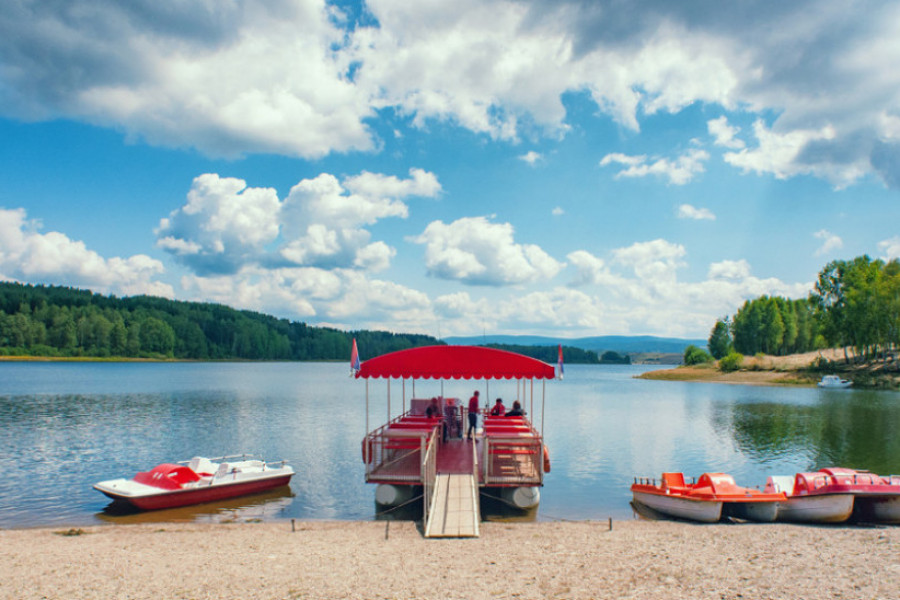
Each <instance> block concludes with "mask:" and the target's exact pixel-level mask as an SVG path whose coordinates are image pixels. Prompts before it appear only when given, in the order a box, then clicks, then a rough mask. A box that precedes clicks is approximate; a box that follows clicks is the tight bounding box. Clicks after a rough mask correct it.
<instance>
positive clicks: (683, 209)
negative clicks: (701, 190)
mask: <svg viewBox="0 0 900 600" xmlns="http://www.w3.org/2000/svg"><path fill="white" fill-rule="evenodd" d="M678 218H679V219H694V220H697V221H703V220H708V221H715V220H716V215H714V214H713V213H712V211H711V210H709V209H708V208H695V207H694V206H691V205H690V204H682V205H681V206H679V207H678Z"/></svg>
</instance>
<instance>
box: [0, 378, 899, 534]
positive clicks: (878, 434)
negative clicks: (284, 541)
mask: <svg viewBox="0 0 900 600" xmlns="http://www.w3.org/2000/svg"><path fill="white" fill-rule="evenodd" d="M641 369H642V367H634V366H621V367H596V366H590V367H589V366H581V365H571V366H568V367H567V368H566V379H565V380H564V381H562V382H550V383H549V384H548V385H547V388H546V390H547V391H546V396H547V406H546V411H545V414H544V415H541V414H540V413H539V412H538V411H539V410H540V408H539V399H540V396H541V386H540V385H536V386H535V388H536V389H535V394H536V396H537V398H538V403H536V405H535V407H534V408H533V409H531V408H530V404H526V406H529V408H530V410H532V412H533V415H532V416H533V418H534V419H535V421H536V422H537V423H538V424H541V422H542V417H543V427H544V434H545V438H546V441H547V444H548V445H549V448H550V458H551V464H552V467H553V468H552V471H551V472H550V473H549V474H548V475H547V477H546V480H545V487H544V488H543V489H542V490H541V496H542V500H541V506H540V508H539V509H538V511H537V514H536V517H534V516H533V515H532V517H533V518H537V519H556V518H560V519H606V518H607V517H614V518H630V517H631V509H630V507H629V502H630V500H631V493H630V491H629V485H630V483H631V481H632V478H633V477H634V476H636V475H639V476H659V474H660V473H661V472H663V471H670V470H674V471H684V472H685V473H687V474H688V475H699V474H700V473H702V472H705V471H724V472H728V473H731V474H732V475H733V476H734V477H735V479H736V480H737V481H738V483H740V484H742V485H760V484H762V483H764V482H765V478H766V477H767V476H768V475H772V474H792V473H794V472H796V471H805V470H809V469H813V468H818V467H822V466H828V465H841V466H849V467H855V468H867V469H870V470H872V471H876V472H880V473H883V474H890V473H895V474H896V473H900V436H897V435H896V433H895V432H896V431H897V429H898V427H900V394H898V393H894V392H867V391H860V390H846V391H845V390H842V391H827V390H818V389H814V388H764V387H751V386H729V385H717V384H698V383H675V382H658V381H645V380H636V379H634V378H633V377H634V375H635V374H637V373H639V372H641ZM479 385H481V386H483V385H484V383H483V382H480V383H474V382H471V381H458V382H457V381H454V382H445V384H444V387H443V388H442V387H441V385H440V383H435V382H430V381H429V382H419V383H418V384H417V392H416V393H417V394H418V395H419V396H422V397H427V396H430V395H436V394H438V393H444V394H445V395H447V396H457V397H463V398H465V397H468V396H469V395H470V394H471V391H472V389H473V387H477V386H479ZM386 386H387V384H386V383H385V382H384V381H383V380H378V381H376V382H370V388H371V392H370V399H371V410H370V423H369V425H370V426H375V425H376V424H380V423H381V422H383V421H384V420H385V419H386V418H387V415H388V412H389V411H388V407H387V404H386V396H387V395H386V394H385V393H384V388H385V387H386ZM365 389H366V388H365V383H363V382H360V381H356V380H352V379H349V378H348V377H347V368H346V365H344V364H338V363H327V364H322V363H304V364H296V363H264V364H252V363H215V364H207V363H199V364H192V363H177V364H117V363H110V364H84V365H80V364H70V363H59V364H54V363H49V364H48V363H34V364H33V363H0V431H3V434H4V435H2V436H0V468H2V470H3V473H4V477H3V478H2V479H0V527H22V526H33V525H48V526H49V525H54V524H62V525H67V526H80V525H90V524H92V523H97V522H106V521H107V520H108V519H120V518H122V517H121V516H119V517H112V516H110V515H109V514H108V513H107V512H104V508H105V507H106V505H107V504H108V500H107V499H106V498H105V497H104V496H102V495H101V494H100V493H98V492H96V491H94V490H93V489H92V488H91V486H92V485H93V484H94V483H96V482H97V481H101V480H105V479H113V478H116V477H131V476H133V475H134V474H135V473H137V472H138V471H146V470H148V469H150V468H152V467H153V466H155V465H156V464H158V463H160V462H171V461H178V460H187V459H189V458H190V457H191V456H194V455H206V456H221V455H225V454H238V453H244V452H246V453H252V454H256V455H259V456H262V457H264V458H265V459H267V460H280V459H286V460H287V461H288V462H290V464H291V465H292V466H293V467H294V469H295V471H296V475H295V476H294V478H293V480H292V482H291V488H290V490H291V492H290V494H286V495H284V496H281V497H273V498H265V499H258V498H257V499H253V500H252V501H251V500H249V499H235V500H234V501H233V502H235V503H234V504H230V503H227V504H220V505H217V506H216V507H207V508H205V509H200V508H199V507H193V508H186V509H178V512H174V513H173V512H170V511H164V512H163V513H145V514H144V515H133V516H126V517H125V518H128V519H131V518H134V519H151V520H155V519H159V520H162V521H167V520H178V519H187V520H209V519H226V520H227V519H229V518H234V519H248V518H249V519H255V518H260V519H263V520H269V519H280V518H286V519H291V518H297V519H373V518H376V509H375V508H374V506H373V505H374V487H373V486H367V485H366V484H365V483H364V470H363V464H362V461H361V460H360V439H361V438H362V436H363V434H364V433H365V430H366V414H365V408H364V407H365V397H366V392H365ZM481 389H484V388H483V387H482V388H481ZM392 390H393V391H392V400H393V403H392V405H391V408H390V414H394V415H395V414H397V412H398V411H399V410H401V403H402V400H401V397H402V390H403V388H402V386H401V385H400V384H399V382H394V384H393V388H392ZM489 392H490V393H489V394H487V393H485V396H486V397H487V396H489V397H491V398H495V397H498V396H499V397H502V398H504V400H507V401H508V400H510V399H514V398H516V397H517V394H519V393H520V391H519V389H518V386H516V385H515V383H513V382H506V381H503V382H496V381H492V382H491V383H490V390H489ZM406 394H407V396H410V395H412V389H411V386H409V384H407V388H406ZM257 500H259V502H257ZM420 504H421V503H413V504H412V505H411V508H410V511H412V512H410V514H409V515H407V517H408V518H412V519H414V520H415V519H420V518H421V506H420ZM490 504H491V502H490V499H483V516H484V517H485V518H494V517H493V516H492V511H493V509H491V508H490V506H489V505H490ZM485 506H487V509H485V508H484V507H485ZM495 508H498V510H497V511H496V512H497V513H498V514H499V515H500V516H499V517H497V518H508V517H509V515H506V516H504V515H503V514H502V511H501V510H499V508H502V507H495ZM181 511H184V512H181ZM192 511H193V512H192ZM228 511H232V512H228ZM223 515H224V516H223ZM229 515H230V516H229ZM391 518H397V516H396V515H394V516H393V517H391ZM113 522H119V521H116V520H114V521H113Z"/></svg>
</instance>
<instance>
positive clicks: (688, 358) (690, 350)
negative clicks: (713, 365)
mask: <svg viewBox="0 0 900 600" xmlns="http://www.w3.org/2000/svg"><path fill="white" fill-rule="evenodd" d="M712 361H713V357H712V354H710V353H709V352H707V351H706V350H703V349H701V348H698V347H697V346H694V345H693V344H691V345H690V346H688V347H687V348H685V349H684V364H686V365H700V364H704V363H709V362H712Z"/></svg>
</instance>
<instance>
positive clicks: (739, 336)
mask: <svg viewBox="0 0 900 600" xmlns="http://www.w3.org/2000/svg"><path fill="white" fill-rule="evenodd" d="M898 345H900V262H898V261H897V260H896V259H895V260H891V261H889V262H885V261H883V260H879V259H875V260H873V259H871V258H869V257H868V256H859V257H857V258H854V259H852V260H835V261H832V262H830V263H828V264H827V265H826V266H825V267H824V268H823V269H822V270H821V271H820V272H819V276H818V279H817V280H816V284H815V288H814V290H813V291H812V292H811V293H810V295H809V296H808V297H807V298H800V299H795V300H790V299H787V298H782V297H778V296H760V297H759V298H756V299H754V300H747V301H746V302H744V304H743V306H741V308H740V309H739V310H738V311H737V313H736V314H735V315H734V316H733V317H731V318H729V317H725V318H724V319H719V320H717V321H716V324H715V326H713V328H712V331H711V332H710V336H709V344H708V347H709V354H710V355H711V357H712V358H716V359H721V358H722V357H725V356H727V355H728V354H729V353H731V352H738V353H740V354H744V355H754V354H758V353H762V354H771V355H776V356H784V355H787V354H795V353H799V352H809V351H812V350H819V349H822V348H844V351H845V356H847V354H846V353H847V350H848V349H852V350H853V351H854V355H855V356H858V357H861V359H862V360H867V359H874V358H876V357H879V356H880V357H882V358H887V356H888V355H889V354H891V353H892V352H893V351H894V350H896V348H897V346H898ZM686 358H687V355H686ZM701 358H702V357H700V356H699V355H698V354H697V352H696V349H693V350H692V355H691V360H692V361H693V362H700V359H701ZM848 360H849V358H848Z"/></svg>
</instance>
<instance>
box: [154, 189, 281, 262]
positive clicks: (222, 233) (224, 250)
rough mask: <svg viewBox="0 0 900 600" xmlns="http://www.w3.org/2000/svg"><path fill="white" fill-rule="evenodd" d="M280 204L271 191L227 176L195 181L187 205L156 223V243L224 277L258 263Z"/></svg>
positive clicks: (272, 231) (270, 238)
mask: <svg viewBox="0 0 900 600" xmlns="http://www.w3.org/2000/svg"><path fill="white" fill-rule="evenodd" d="M279 209H280V202H279V201H278V194H277V193H276V192H275V190H274V189H271V188H248V187H247V184H246V183H245V182H244V181H242V180H240V179H234V178H230V177H225V178H221V177H219V176H218V175H215V174H212V173H207V174H204V175H200V176H199V177H196V178H195V179H194V181H193V184H192V185H191V189H190V191H189V192H188V196H187V204H185V205H184V206H182V207H181V208H179V209H176V210H174V211H172V213H171V214H170V215H169V217H168V218H165V219H162V220H161V221H160V223H159V227H157V229H156V231H155V232H156V235H157V237H158V241H157V245H158V246H159V247H160V248H163V249H164V250H166V251H168V252H171V253H172V254H174V255H175V256H177V257H179V259H180V260H181V261H182V262H184V263H185V264H187V265H188V266H190V267H192V268H194V269H196V270H197V271H199V272H202V273H229V272H234V271H236V270H237V269H239V268H240V266H241V265H243V264H244V263H246V262H248V261H253V260H256V259H258V257H259V255H260V254H261V253H262V252H263V247H264V246H265V245H266V244H268V243H269V242H272V241H274V240H275V238H276V237H277V236H278V220H279Z"/></svg>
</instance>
